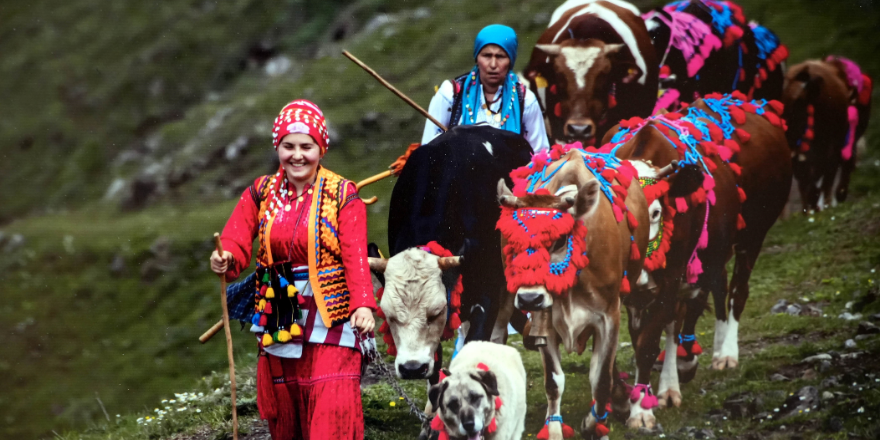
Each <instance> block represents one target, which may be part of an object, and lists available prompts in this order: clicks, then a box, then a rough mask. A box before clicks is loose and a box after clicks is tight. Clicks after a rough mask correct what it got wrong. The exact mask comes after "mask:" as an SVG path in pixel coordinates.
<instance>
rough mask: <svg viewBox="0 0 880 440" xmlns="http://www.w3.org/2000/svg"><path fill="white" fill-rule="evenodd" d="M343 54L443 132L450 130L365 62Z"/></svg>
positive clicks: (347, 53) (348, 54)
mask: <svg viewBox="0 0 880 440" xmlns="http://www.w3.org/2000/svg"><path fill="white" fill-rule="evenodd" d="M342 54H343V55H345V56H346V57H348V59H350V60H352V61H354V63H355V64H357V65H358V66H361V69H364V70H366V71H367V73H369V74H370V75H372V76H373V78H376V80H377V81H379V82H380V83H382V85H383V86H385V87H386V88H387V89H388V90H391V93H394V94H395V95H397V97H398V98H400V99H402V100H403V101H404V102H406V103H407V104H409V106H410V107H412V108H414V109H416V111H417V112H419V113H421V114H422V115H423V116H424V117H426V118H428V120H429V121H431V122H433V123H434V125H436V126H438V127H440V129H441V130H443V131H448V130H449V129H448V128H446V126H445V125H443V124H441V123H440V121H438V120H436V119H434V117H433V116H431V114H430V113H428V112H427V111H425V109H423V108H422V107H420V106H419V105H418V104H416V103H415V101H413V100H412V99H409V97H408V96H406V95H404V94H403V92H401V91H400V90H397V88H396V87H394V86H392V85H391V83H389V82H388V81H385V78H382V76H380V75H379V74H378V73H376V71H375V70H373V69H371V68H370V67H369V66H367V65H366V64H364V63H363V61H361V60H359V59H357V57H356V56H354V55H352V54H351V53H349V52H348V51H347V50H343V51H342Z"/></svg>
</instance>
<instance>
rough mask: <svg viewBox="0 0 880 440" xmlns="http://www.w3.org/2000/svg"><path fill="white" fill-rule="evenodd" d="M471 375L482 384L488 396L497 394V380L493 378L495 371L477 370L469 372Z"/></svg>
mask: <svg viewBox="0 0 880 440" xmlns="http://www.w3.org/2000/svg"><path fill="white" fill-rule="evenodd" d="M471 377H472V378H473V379H474V380H475V381H477V382H479V383H480V385H483V388H484V389H485V390H486V394H488V395H490V396H499V395H500V393H499V392H498V380H497V379H496V378H495V373H493V372H491V371H486V370H479V371H477V372H475V373H471Z"/></svg>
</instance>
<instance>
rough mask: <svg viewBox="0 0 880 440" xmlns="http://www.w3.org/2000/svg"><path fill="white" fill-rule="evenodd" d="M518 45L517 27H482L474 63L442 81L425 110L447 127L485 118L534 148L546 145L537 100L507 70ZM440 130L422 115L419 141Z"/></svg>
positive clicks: (492, 124)
mask: <svg viewBox="0 0 880 440" xmlns="http://www.w3.org/2000/svg"><path fill="white" fill-rule="evenodd" d="M517 46H518V43H517V38H516V32H514V30H513V29H511V28H510V27H508V26H504V25H501V24H493V25H489V26H486V27H485V28H483V30H481V31H480V33H479V34H477V38H476V39H475V40H474V61H476V63H477V64H476V65H475V66H474V68H473V69H471V71H470V72H468V73H467V74H464V75H462V76H459V77H458V78H455V79H454V80H452V81H448V80H447V81H444V82H443V84H442V85H441V86H440V89H439V90H438V91H437V94H436V95H434V98H433V99H431V105H430V106H429V107H428V113H430V114H431V116H433V117H434V118H436V119H437V120H438V121H440V122H441V123H443V124H444V125H446V126H447V127H448V128H452V127H454V126H456V125H472V124H479V123H487V124H489V125H491V126H493V127H495V128H500V129H502V130H508V131H512V132H514V133H519V134H521V135H522V136H523V137H524V138H525V139H526V140H527V141H528V142H529V144H530V145H531V146H532V150H533V151H534V152H535V153H537V152H539V151H544V150H547V149H548V148H549V146H550V145H549V142H548V141H547V131H546V130H545V128H544V116H543V115H542V113H541V107H540V106H539V105H538V100H537V98H535V94H534V93H532V92H531V90H529V89H528V87H526V86H525V85H523V84H522V83H520V82H519V80H518V78H517V76H516V74H515V73H513V71H512V69H513V64H514V63H515V62H516V51H517ZM440 133H441V131H440V128H438V127H437V126H436V125H434V123H432V122H431V121H430V120H429V121H427V122H426V123H425V131H424V133H423V134H422V143H423V144H426V143H428V142H430V141H431V139H434V137H436V136H437V135H438V134H440Z"/></svg>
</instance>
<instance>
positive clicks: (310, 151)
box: [278, 133, 321, 186]
mask: <svg viewBox="0 0 880 440" xmlns="http://www.w3.org/2000/svg"><path fill="white" fill-rule="evenodd" d="M278 161H279V162H281V166H282V167H283V168H284V172H285V174H286V175H287V180H289V181H291V182H292V183H294V184H299V185H297V186H301V185H302V184H305V183H311V182H312V179H314V177H315V174H316V173H317V170H318V164H319V163H320V161H321V147H319V146H318V144H317V143H315V140H314V139H312V137H311V136H309V135H307V134H302V133H290V134H288V135H287V136H284V138H282V139H281V143H280V144H279V145H278Z"/></svg>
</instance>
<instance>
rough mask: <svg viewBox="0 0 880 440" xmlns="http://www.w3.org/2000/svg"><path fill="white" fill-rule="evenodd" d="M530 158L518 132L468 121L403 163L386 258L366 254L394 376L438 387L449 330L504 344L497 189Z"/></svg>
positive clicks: (391, 209)
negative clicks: (377, 275) (378, 290)
mask: <svg viewBox="0 0 880 440" xmlns="http://www.w3.org/2000/svg"><path fill="white" fill-rule="evenodd" d="M531 152H532V149H531V146H530V145H529V144H528V142H527V141H526V140H525V139H523V138H522V136H519V135H518V134H516V133H513V132H510V131H505V130H499V129H495V128H492V127H487V126H472V125H468V126H458V127H454V128H452V129H451V130H449V131H448V132H446V133H443V134H442V135H440V136H438V137H436V138H434V139H433V140H432V141H431V142H429V143H428V144H425V145H422V146H421V147H419V148H418V149H416V150H414V151H413V152H412V155H411V156H410V157H409V159H408V160H407V162H406V165H405V166H404V167H403V170H402V171H401V173H400V177H399V179H398V180H397V182H396V184H395V186H394V191H393V192H392V195H391V201H390V207H389V215H388V241H389V243H388V244H389V246H388V247H389V250H390V251H391V256H390V258H388V259H383V258H370V268H371V269H373V270H374V271H377V272H381V273H383V274H384V279H385V286H384V288H383V290H382V294H381V295H380V296H381V298H380V302H379V307H380V312H379V317H380V318H382V319H383V320H384V322H383V323H382V325H381V327H380V328H379V332H380V333H382V338H383V340H384V341H385V342H386V344H387V345H388V353H389V354H391V355H393V356H395V365H394V370H395V372H396V373H397V374H398V376H399V377H401V378H403V379H428V380H429V381H430V383H432V384H434V383H437V380H438V377H439V370H440V366H441V364H442V354H443V350H442V347H441V345H440V342H441V341H442V340H446V339H450V338H452V337H453V336H454V332H455V330H459V332H460V333H462V334H465V333H466V339H465V340H466V342H471V341H480V340H489V339H490V338H492V337H493V336H494V337H495V340H497V341H499V342H503V341H504V337H505V336H506V330H507V323H508V321H509V317H510V314H511V311H512V305H510V306H509V308H508V309H506V311H504V310H502V305H503V304H502V300H503V299H505V298H506V296H505V295H504V285H505V283H504V269H503V267H502V265H501V261H500V259H499V258H498V255H500V254H501V245H500V237H499V235H498V232H497V231H495V222H496V221H497V220H498V215H499V212H500V208H499V206H498V203H497V202H496V200H495V188H496V186H497V183H498V179H501V178H506V177H507V176H508V175H509V173H510V171H511V170H513V169H515V168H517V167H519V166H522V165H523V164H526V163H528V161H529V158H530V157H531ZM508 302H509V301H508ZM499 314H500V315H501V316H502V317H501V318H500V319H497V317H498V316H499ZM520 318H522V317H520ZM522 321H524V319H522ZM496 322H498V323H496ZM465 329H466V331H465Z"/></svg>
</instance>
